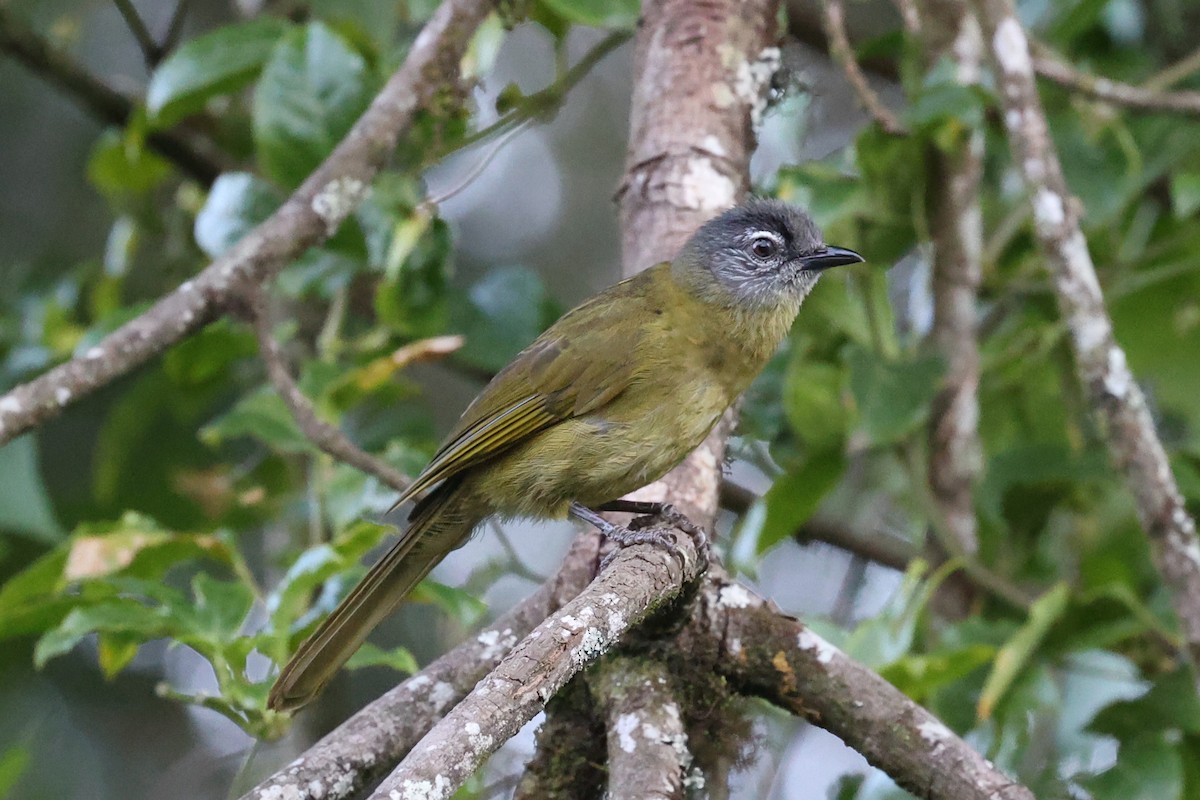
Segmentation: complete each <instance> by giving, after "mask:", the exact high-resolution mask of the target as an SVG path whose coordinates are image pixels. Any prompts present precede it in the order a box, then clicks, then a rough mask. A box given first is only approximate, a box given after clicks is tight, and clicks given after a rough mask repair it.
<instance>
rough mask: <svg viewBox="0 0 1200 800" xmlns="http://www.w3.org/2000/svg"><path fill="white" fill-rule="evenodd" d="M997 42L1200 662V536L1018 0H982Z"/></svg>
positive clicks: (1117, 432) (1090, 362)
mask: <svg viewBox="0 0 1200 800" xmlns="http://www.w3.org/2000/svg"><path fill="white" fill-rule="evenodd" d="M976 6H977V8H978V11H979V16H980V21H981V23H982V25H983V29H984V38H985V40H986V41H988V42H990V43H991V51H992V57H993V62H994V64H995V68H996V83H997V88H998V95H999V96H1000V98H1001V102H1002V104H1003V109H1004V121H1005V126H1006V127H1007V130H1008V138H1009V144H1010V146H1011V148H1012V151H1013V161H1014V163H1016V164H1017V165H1018V167H1019V168H1020V170H1021V174H1022V177H1023V178H1024V181H1025V186H1026V189H1027V191H1028V193H1029V198H1030V202H1031V204H1032V208H1033V219H1034V231H1035V233H1036V235H1037V239H1038V242H1039V244H1040V245H1041V249H1042V252H1043V253H1044V254H1045V257H1046V262H1047V266H1048V268H1049V270H1050V273H1051V276H1052V278H1053V283H1054V290H1055V294H1056V295H1057V297H1058V305H1059V310H1060V313H1061V314H1062V316H1063V319H1064V321H1065V322H1066V324H1067V328H1068V330H1069V332H1070V338H1069V340H1070V343H1071V349H1072V351H1073V353H1074V356H1075V364H1076V368H1077V370H1078V372H1079V378H1080V381H1081V382H1082V384H1083V386H1084V388H1085V390H1086V392H1087V398H1088V403H1089V406H1090V407H1091V410H1092V412H1093V413H1094V414H1095V415H1096V417H1097V418H1098V420H1099V422H1100V430H1101V435H1102V437H1103V439H1104V442H1105V444H1106V446H1107V447H1108V451H1109V455H1110V457H1111V459H1112V461H1113V463H1114V464H1115V466H1116V468H1117V469H1118V471H1119V472H1120V474H1121V476H1122V478H1123V479H1124V481H1125V485H1126V486H1127V487H1128V489H1129V491H1130V493H1131V494H1132V495H1133V501H1134V507H1135V508H1136V510H1137V514H1138V518H1139V520H1140V522H1141V525H1142V528H1143V530H1145V532H1146V534H1147V536H1148V538H1149V540H1150V550H1151V554H1152V556H1153V559H1154V563H1155V566H1157V568H1158V571H1159V574H1160V575H1161V576H1162V580H1163V583H1164V584H1165V585H1166V587H1167V590H1168V591H1169V593H1170V596H1171V601H1172V605H1173V606H1174V609H1175V613H1176V615H1177V617H1178V618H1179V624H1180V628H1181V629H1182V631H1183V634H1184V638H1185V640H1186V641H1187V645H1188V651H1189V654H1190V656H1191V659H1192V662H1193V664H1200V541H1198V540H1197V538H1196V523H1195V520H1194V519H1193V518H1192V515H1191V514H1189V513H1188V510H1187V507H1186V506H1185V505H1184V501H1183V496H1182V495H1181V494H1180V492H1179V486H1178V484H1177V483H1176V481H1175V476H1174V474H1173V473H1172V472H1171V464H1170V462H1169V461H1168V459H1167V453H1166V450H1165V449H1164V448H1163V444H1162V440H1161V439H1159V437H1158V433H1157V431H1155V428H1154V420H1153V418H1152V417H1151V415H1150V411H1149V409H1148V408H1147V405H1146V398H1145V396H1144V395H1143V394H1142V390H1141V387H1139V386H1138V384H1137V381H1136V380H1135V379H1134V376H1133V374H1132V373H1131V372H1130V370H1129V366H1128V364H1127V363H1126V360H1125V351H1124V350H1122V349H1121V346H1120V345H1119V344H1118V343H1117V340H1116V337H1115V335H1114V333H1113V326H1112V319H1111V318H1110V317H1109V314H1108V309H1107V308H1106V306H1105V303H1104V296H1103V293H1102V292H1101V289H1100V282H1099V280H1098V278H1097V277H1096V268H1095V265H1094V264H1093V262H1092V257H1091V253H1089V252H1088V245H1087V239H1086V238H1085V237H1084V234H1083V230H1082V228H1081V227H1080V209H1079V204H1078V201H1077V200H1076V199H1075V198H1074V197H1073V196H1072V194H1071V191H1070V189H1069V187H1068V186H1067V182H1066V179H1065V177H1064V176H1063V172H1062V165H1061V164H1060V162H1059V159H1058V153H1057V150H1056V149H1055V146H1054V141H1053V140H1052V139H1051V138H1050V132H1049V131H1050V129H1049V126H1048V124H1047V121H1046V114H1045V111H1044V110H1043V108H1042V103H1041V99H1040V98H1039V96H1038V93H1037V85H1036V83H1035V79H1034V68H1033V60H1032V59H1031V58H1030V55H1029V40H1028V36H1027V35H1026V33H1025V29H1024V27H1022V25H1021V22H1020V20H1019V19H1018V18H1017V15H1016V10H1015V8H1014V6H1013V4H1012V2H1011V0H976Z"/></svg>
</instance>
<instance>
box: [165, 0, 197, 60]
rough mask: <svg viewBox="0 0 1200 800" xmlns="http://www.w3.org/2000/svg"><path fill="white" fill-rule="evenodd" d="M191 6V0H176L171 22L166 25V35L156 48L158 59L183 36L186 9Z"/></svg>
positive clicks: (170, 49) (167, 52) (166, 53)
mask: <svg viewBox="0 0 1200 800" xmlns="http://www.w3.org/2000/svg"><path fill="white" fill-rule="evenodd" d="M190 5H191V0H178V2H177V3H175V11H174V12H172V14H171V21H170V23H168V24H167V33H166V35H165V36H163V40H162V44H161V45H159V47H158V57H159V59H160V60H161V59H163V58H165V57H166V56H167V55H168V54H170V52H171V51H172V50H174V49H175V46H176V45H177V44H179V37H180V36H182V35H183V23H184V21H186V20H187V12H188V8H189V6H190Z"/></svg>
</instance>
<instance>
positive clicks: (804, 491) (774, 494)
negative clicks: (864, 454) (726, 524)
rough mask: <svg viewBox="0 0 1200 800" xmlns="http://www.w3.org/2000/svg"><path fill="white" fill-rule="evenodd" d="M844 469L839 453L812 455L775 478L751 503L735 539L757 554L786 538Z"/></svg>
mask: <svg viewBox="0 0 1200 800" xmlns="http://www.w3.org/2000/svg"><path fill="white" fill-rule="evenodd" d="M845 469H846V459H845V456H843V455H842V453H841V451H840V450H828V451H825V452H822V453H817V454H815V455H813V456H812V457H810V458H809V459H808V460H807V461H805V463H804V464H803V465H802V466H800V467H799V468H797V469H794V470H791V471H789V472H787V473H786V474H784V475H783V476H781V477H780V478H778V479H776V481H775V483H774V484H773V485H772V486H771V488H770V489H769V490H767V493H766V494H765V495H764V496H763V497H762V498H761V499H760V500H758V501H757V502H755V504H754V506H753V507H752V508H751V511H750V513H748V514H747V515H746V518H745V519H744V520H743V522H742V530H741V531H740V532H739V533H738V538H739V539H741V538H742V537H747V540H748V541H753V542H755V544H756V547H755V550H756V552H758V553H764V552H766V551H767V550H770V549H771V548H772V547H774V546H775V545H777V544H779V542H782V541H783V540H784V539H788V538H790V537H791V536H793V535H794V534H795V533H796V529H797V528H799V527H800V525H802V524H803V523H805V522H807V521H808V518H809V517H811V516H812V515H813V512H815V511H816V510H817V506H818V505H820V503H821V500H822V499H824V497H825V495H827V494H828V493H829V492H830V490H832V489H833V487H834V486H836V485H837V483H838V481H839V480H841V477H842V473H843V472H844V471H845Z"/></svg>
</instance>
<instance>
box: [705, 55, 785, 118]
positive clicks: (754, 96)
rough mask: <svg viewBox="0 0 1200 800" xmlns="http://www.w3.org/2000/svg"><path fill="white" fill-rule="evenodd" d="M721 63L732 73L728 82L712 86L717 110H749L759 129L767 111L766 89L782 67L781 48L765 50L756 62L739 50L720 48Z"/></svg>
mask: <svg viewBox="0 0 1200 800" xmlns="http://www.w3.org/2000/svg"><path fill="white" fill-rule="evenodd" d="M717 54H718V55H719V56H720V58H721V63H722V64H724V65H725V67H726V69H728V70H729V74H730V77H729V80H728V82H723V83H718V84H715V85H714V86H713V101H714V102H715V103H716V105H717V107H718V108H729V107H730V106H732V105H734V104H735V103H741V104H743V105H747V106H749V107H750V122H751V124H752V125H753V126H754V127H755V128H757V127H758V126H759V125H760V124H761V123H762V117H763V113H764V112H765V111H766V110H767V101H768V96H767V91H766V90H767V86H768V85H770V82H771V78H772V77H773V76H774V75H775V73H776V72H778V71H779V67H780V65H781V64H782V63H783V60H782V55H781V53H780V50H779V48H778V47H767V48H764V49H763V50H762V51H761V52H760V53H759V54H758V58H756V59H754V60H753V61H751V60H749V59H746V58H743V57H742V54H741V52H739V51H738V49H737V48H735V47H733V46H731V45H728V44H722V45H719V46H718V47H717Z"/></svg>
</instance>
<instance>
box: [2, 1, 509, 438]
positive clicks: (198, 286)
mask: <svg viewBox="0 0 1200 800" xmlns="http://www.w3.org/2000/svg"><path fill="white" fill-rule="evenodd" d="M491 7H492V3H491V2H490V0H446V2H445V3H443V4H442V5H441V6H440V7H439V8H438V10H437V11H436V12H435V13H434V15H433V17H432V18H431V19H430V20H429V23H428V24H427V25H426V26H425V29H424V30H423V31H422V32H421V34H420V35H419V36H418V37H417V39H416V41H415V42H413V46H412V49H410V50H409V52H408V56H407V58H406V59H405V61H404V64H403V65H402V66H401V67H400V69H399V70H397V71H396V73H395V74H394V75H392V77H391V78H390V79H389V80H388V82H387V84H386V85H385V86H384V87H383V90H382V91H380V93H379V94H378V95H377V96H376V97H375V99H374V100H373V101H372V103H371V106H370V107H369V108H368V109H367V110H366V111H365V112H364V113H363V115H362V116H361V117H360V118H359V120H358V121H357V122H356V123H355V124H354V127H353V128H351V129H350V132H349V133H348V134H346V137H345V138H344V139H343V140H342V141H341V142H340V143H339V144H338V146H337V147H336V148H335V149H334V151H333V152H332V153H331V154H330V155H329V157H328V158H326V159H325V161H324V163H322V164H321V166H319V167H318V168H317V169H316V171H314V172H313V174H312V175H310V176H309V177H308V179H307V180H305V181H304V183H303V184H302V185H301V186H300V188H299V189H297V190H296V191H295V192H294V193H293V194H292V196H291V197H289V198H288V199H287V201H286V202H284V204H283V205H282V206H281V207H280V208H279V209H278V210H277V211H276V212H275V213H274V214H272V215H271V216H270V217H269V218H268V219H267V220H266V221H264V222H262V223H261V224H260V225H258V226H257V227H255V228H254V229H253V230H252V231H250V233H248V234H247V235H246V236H245V237H244V238H242V240H241V241H239V242H238V243H237V244H236V245H234V246H233V247H232V248H231V249H230V250H229V251H228V252H226V253H225V254H224V255H222V256H221V257H220V258H218V259H217V260H216V261H214V262H213V263H212V264H210V265H209V266H207V267H206V268H205V269H204V270H203V271H201V272H200V274H199V275H197V276H196V277H195V278H194V279H192V280H190V281H186V282H185V283H184V284H183V285H182V286H180V287H179V288H178V289H176V290H175V291H173V292H171V293H170V294H167V295H166V296H164V297H162V298H161V299H159V300H158V302H156V303H155V304H154V305H153V306H152V307H151V308H150V309H149V310H148V311H146V312H145V313H143V314H141V315H140V316H138V317H137V318H135V319H134V320H132V321H130V322H128V323H126V324H125V325H122V326H121V327H120V328H118V329H117V330H116V331H114V332H113V333H111V334H109V335H108V336H106V337H105V338H104V339H103V340H102V341H101V342H100V344H98V345H96V346H94V347H92V348H90V349H89V350H88V351H87V352H86V353H84V354H83V355H82V356H79V357H76V358H73V359H71V360H70V361H68V362H67V363H65V364H61V365H59V366H57V367H55V368H53V369H51V370H50V371H49V372H46V373H45V374H43V375H41V376H40V377H38V378H35V379H34V380H32V381H30V382H29V383H26V384H23V385H21V386H18V387H16V388H15V389H13V390H12V391H10V392H8V393H7V394H5V395H4V396H3V397H0V444H3V443H4V442H7V441H9V440H11V439H13V438H14V437H16V436H18V435H20V434H21V433H24V432H25V431H27V430H29V429H30V428H32V427H33V426H35V425H37V424H39V423H41V422H44V421H46V420H47V419H51V418H53V417H56V416H58V415H59V414H61V413H62V410H63V409H64V408H66V407H67V406H68V405H70V404H71V403H73V402H75V401H76V400H78V399H79V398H81V397H84V396H86V395H88V394H91V393H92V392H93V391H95V390H96V389H98V388H99V387H101V386H104V385H106V384H108V383H109V382H111V381H112V380H114V379H115V378H117V377H120V376H121V375H124V374H125V373H127V372H129V371H130V370H132V369H134V368H135V367H138V366H140V365H141V364H144V363H145V362H147V361H149V360H150V359H151V358H153V357H154V356H156V355H158V354H159V353H162V352H163V351H164V350H166V349H167V348H169V347H171V345H173V344H175V343H176V342H178V341H179V340H181V339H183V338H184V337H186V336H188V335H190V334H192V333H194V332H195V331H197V330H199V329H200V328H202V327H203V326H204V325H206V324H207V323H208V322H209V321H211V320H212V319H214V318H216V317H217V316H219V315H220V314H222V313H223V312H225V311H226V310H227V309H228V306H229V303H230V301H231V299H232V298H234V297H236V296H237V295H238V294H239V293H240V292H241V291H242V287H243V286H245V285H249V284H256V283H262V282H263V281H264V280H265V279H267V278H269V277H271V276H273V275H274V274H275V273H277V272H278V271H279V270H280V269H282V268H283V266H284V265H285V264H287V263H288V262H290V261H291V260H292V259H294V258H296V257H297V256H299V255H300V254H301V253H303V252H304V251H305V250H306V249H308V248H309V247H311V246H313V245H315V244H319V243H320V242H322V241H324V240H325V239H327V238H328V237H329V236H331V235H332V234H333V233H334V232H335V231H336V230H337V229H338V227H339V226H340V225H341V223H342V221H343V220H344V219H345V218H346V217H347V216H348V215H349V214H350V212H351V211H353V210H354V208H355V207H356V206H357V205H358V203H359V201H360V200H362V198H363V196H364V195H365V194H366V193H367V191H368V188H369V185H370V182H371V180H372V179H373V178H374V177H375V175H376V173H378V171H379V169H380V167H381V165H382V164H383V162H384V160H385V159H386V158H387V157H388V155H389V154H390V153H391V152H392V150H393V149H394V147H395V144H396V141H397V140H398V139H399V137H400V136H401V134H403V133H404V132H405V131H406V130H407V129H408V127H409V125H410V124H411V123H412V120H413V117H414V115H415V114H416V112H417V111H418V110H419V109H420V108H422V107H424V106H425V105H426V104H427V103H428V102H429V100H430V99H431V98H432V97H433V96H434V95H435V94H436V93H437V92H440V91H444V90H445V88H446V86H447V85H453V83H454V81H455V78H456V76H457V75H458V68H459V62H460V60H461V59H462V55H463V53H464V52H465V50H466V47H467V44H468V42H469V41H470V39H471V36H472V34H473V33H474V31H475V28H476V27H477V26H478V25H479V23H480V22H481V21H482V20H483V18H484V17H485V16H487V14H488V12H489V11H490V10H491ZM0 9H2V7H0ZM2 20H3V17H0V21H2Z"/></svg>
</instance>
